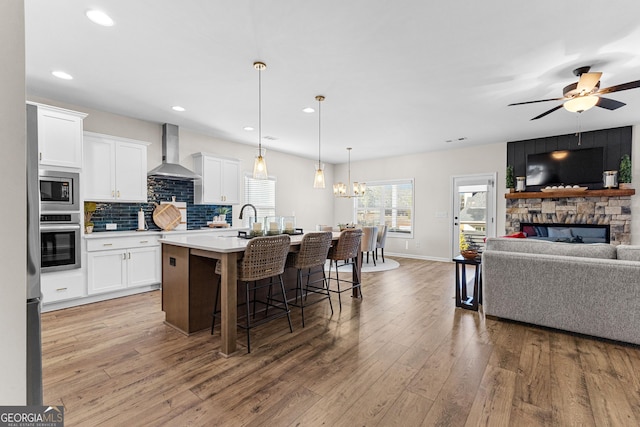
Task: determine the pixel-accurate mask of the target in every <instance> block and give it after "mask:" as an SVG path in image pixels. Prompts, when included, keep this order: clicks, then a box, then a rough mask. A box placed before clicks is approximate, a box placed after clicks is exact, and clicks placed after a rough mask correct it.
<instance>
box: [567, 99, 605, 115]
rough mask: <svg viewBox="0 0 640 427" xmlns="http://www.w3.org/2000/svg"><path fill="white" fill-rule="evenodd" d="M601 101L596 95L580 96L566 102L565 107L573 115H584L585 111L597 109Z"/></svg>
mask: <svg viewBox="0 0 640 427" xmlns="http://www.w3.org/2000/svg"><path fill="white" fill-rule="evenodd" d="M599 99H600V98H598V97H597V96H595V95H588V96H578V97H575V98H573V99H570V100H568V101H566V102H565V103H564V104H563V107H564V108H565V109H566V110H567V111H571V112H572V113H582V112H583V111H587V110H589V109H590V108H593V107H595V106H596V104H597V103H598V100H599Z"/></svg>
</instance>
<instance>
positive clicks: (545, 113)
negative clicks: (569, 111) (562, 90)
mask: <svg viewBox="0 0 640 427" xmlns="http://www.w3.org/2000/svg"><path fill="white" fill-rule="evenodd" d="M560 108H562V104H560V105H558V106H557V107H553V108H552V109H551V110H549V111H545V112H544V113H542V114H540V115H539V116H536V117H534V118H533V119H531V120H538V119H541V118H542V117H544V116H546V115H547V114H551V113H553V112H554V111H556V110H559V109H560Z"/></svg>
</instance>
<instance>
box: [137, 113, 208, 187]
mask: <svg viewBox="0 0 640 427" xmlns="http://www.w3.org/2000/svg"><path fill="white" fill-rule="evenodd" d="M147 176H160V177H165V178H173V179H182V180H194V179H199V178H201V177H200V175H197V174H195V173H193V172H191V171H190V170H189V169H187V168H185V167H184V166H182V165H180V139H179V136H178V126H176V125H172V124H169V123H165V124H163V125H162V164H160V166H158V167H156V168H154V169H152V170H150V171H149V172H148V173H147Z"/></svg>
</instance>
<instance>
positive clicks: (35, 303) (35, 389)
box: [27, 105, 43, 405]
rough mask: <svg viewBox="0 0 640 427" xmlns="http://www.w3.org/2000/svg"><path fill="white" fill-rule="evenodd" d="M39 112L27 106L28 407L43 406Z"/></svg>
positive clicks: (34, 107)
mask: <svg viewBox="0 0 640 427" xmlns="http://www.w3.org/2000/svg"><path fill="white" fill-rule="evenodd" d="M38 187H39V184H38V109H37V107H36V106H35V105H27V405H42V404H43V403H42V400H43V399H42V340H41V335H40V303H41V299H42V293H41V291H40V189H39V188H38Z"/></svg>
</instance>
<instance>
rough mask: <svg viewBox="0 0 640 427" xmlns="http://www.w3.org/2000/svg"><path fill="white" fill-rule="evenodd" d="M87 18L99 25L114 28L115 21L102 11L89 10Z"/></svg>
mask: <svg viewBox="0 0 640 427" xmlns="http://www.w3.org/2000/svg"><path fill="white" fill-rule="evenodd" d="M87 18H89V19H90V20H91V21H92V22H94V23H96V24H98V25H102V26H103V27H112V26H113V19H111V17H109V15H107V14H106V13H104V12H103V11H101V10H95V9H92V10H87Z"/></svg>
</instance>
